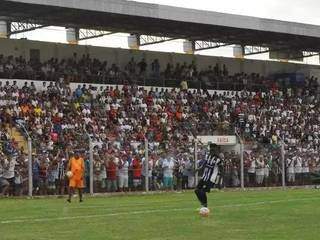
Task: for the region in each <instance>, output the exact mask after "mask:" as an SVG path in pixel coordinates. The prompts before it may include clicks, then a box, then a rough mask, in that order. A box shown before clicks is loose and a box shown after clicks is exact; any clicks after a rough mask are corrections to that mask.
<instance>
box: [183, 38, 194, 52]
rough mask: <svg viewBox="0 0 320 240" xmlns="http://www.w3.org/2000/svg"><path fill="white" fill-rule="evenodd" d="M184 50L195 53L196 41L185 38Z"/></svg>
mask: <svg viewBox="0 0 320 240" xmlns="http://www.w3.org/2000/svg"><path fill="white" fill-rule="evenodd" d="M183 51H184V52H185V53H186V54H194V51H195V41H191V40H185V41H184V42H183Z"/></svg>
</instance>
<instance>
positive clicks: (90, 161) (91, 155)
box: [89, 136, 93, 195]
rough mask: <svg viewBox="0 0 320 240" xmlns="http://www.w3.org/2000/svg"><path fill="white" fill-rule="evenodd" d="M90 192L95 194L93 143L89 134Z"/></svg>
mask: <svg viewBox="0 0 320 240" xmlns="http://www.w3.org/2000/svg"><path fill="white" fill-rule="evenodd" d="M89 163H90V194H91V195H93V143H92V139H91V137H90V136H89Z"/></svg>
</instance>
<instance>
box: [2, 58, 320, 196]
mask: <svg viewBox="0 0 320 240" xmlns="http://www.w3.org/2000/svg"><path fill="white" fill-rule="evenodd" d="M147 67H148V66H147V64H146V62H145V60H144V59H142V60H141V61H140V62H139V63H136V62H135V60H134V59H131V60H130V62H129V63H128V65H127V66H126V67H125V69H124V72H123V73H125V74H124V75H123V77H124V79H127V77H128V76H129V75H130V76H133V75H135V74H136V75H137V76H139V77H140V76H144V75H145V74H146V69H147ZM110 69H113V70H111V71H109V70H110ZM110 69H109V68H108V63H106V62H105V63H101V62H99V61H98V60H97V59H93V60H91V59H90V57H89V56H83V57H82V58H81V59H79V60H77V56H76V55H74V56H73V60H72V59H69V60H62V61H58V60H56V59H51V60H49V61H48V62H46V63H44V64H39V63H33V62H29V63H26V61H25V60H24V59H23V58H12V57H8V58H5V57H3V56H0V77H6V78H19V77H21V78H26V76H27V78H33V79H47V80H54V83H53V82H50V83H48V82H43V85H42V87H41V88H38V89H37V88H36V87H35V84H33V83H31V84H28V83H27V82H26V83H25V85H24V86H23V87H21V88H19V87H18V86H17V83H16V82H14V83H13V84H9V82H5V81H1V82H0V83H1V84H0V125H1V128H0V134H1V144H0V145H1V151H0V152H1V155H0V160H1V161H0V179H2V181H3V183H7V182H8V183H11V184H13V185H14V186H16V188H9V189H6V191H12V192H13V191H14V192H15V194H21V192H22V191H25V187H24V186H26V184H24V183H26V181H27V177H26V176H27V164H26V163H27V160H26V159H27V155H26V149H19V148H18V144H17V142H16V141H15V140H14V139H10V135H9V134H8V129H10V127H13V126H16V123H17V122H21V123H23V124H24V125H25V126H26V129H27V131H28V132H29V133H30V135H31V136H32V139H33V148H34V152H33V154H34V157H33V182H34V192H35V194H63V193H64V191H65V185H66V179H65V169H66V162H67V159H68V158H69V157H70V155H72V154H73V151H75V150H80V151H83V152H82V155H83V156H84V157H85V161H86V180H87V181H86V186H87V188H88V182H89V181H88V179H89V155H88V153H87V152H86V149H88V137H90V138H91V139H92V141H93V142H94V145H95V147H94V152H93V157H94V183H95V184H94V186H95V191H102V192H104V191H129V190H141V189H142V188H143V186H144V184H145V183H144V179H145V177H144V176H145V175H146V174H147V172H148V177H149V184H150V188H151V189H153V190H157V189H166V190H169V189H173V188H175V189H185V188H192V187H194V176H195V172H194V169H195V166H194V165H195V163H194V144H193V137H194V136H196V135H214V134H216V135H217V134H218V135H226V134H230V133H231V134H234V131H237V132H238V133H239V134H240V135H241V136H242V138H243V139H244V141H245V143H246V144H247V145H248V146H251V147H249V148H248V149H247V151H246V154H245V173H246V174H245V180H246V183H247V185H252V186H253V185H259V186H266V185H272V184H277V182H279V181H280V180H279V179H280V178H279V176H280V174H281V168H280V156H281V152H280V150H279V148H280V145H281V143H282V142H284V143H285V144H286V147H285V150H286V151H287V154H286V156H287V157H286V165H287V178H288V181H289V182H290V183H292V184H295V182H296V180H297V181H299V182H308V181H309V175H310V174H309V173H310V172H314V171H318V168H319V144H320V142H319V137H320V129H319V127H320V124H319V123H320V114H319V111H320V105H319V86H318V85H317V84H315V82H317V80H316V79H315V78H311V79H309V80H308V81H306V82H305V86H302V87H300V88H292V87H291V86H290V85H286V83H283V84H284V85H285V86H286V88H285V90H283V89H282V88H281V87H279V85H277V84H274V83H273V84H269V85H265V86H268V91H256V92H254V93H253V92H251V91H248V90H247V89H246V88H244V90H242V91H237V92H236V91H225V92H224V93H223V94H220V95H219V94H218V93H217V92H209V91H208V90H206V89H202V90H201V89H198V90H189V89H188V88H185V87H182V88H181V89H180V90H179V89H177V88H172V89H171V90H168V89H164V88H161V87H154V88H152V89H151V90H150V91H147V90H145V89H144V88H143V87H138V86H137V85H136V84H134V83H132V81H128V82H131V84H124V86H123V87H122V88H120V87H118V86H107V85H105V86H101V87H99V88H96V87H94V86H92V85H89V84H80V85H79V86H78V87H77V88H76V89H71V87H70V85H69V82H70V81H80V82H81V81H84V79H86V80H87V79H95V78H96V76H98V75H99V74H102V75H103V74H105V73H108V74H109V73H110V72H113V73H119V68H118V67H117V66H115V65H112V66H111V67H110ZM160 69H161V68H160V65H159V62H158V61H157V60H155V61H154V62H153V63H152V74H153V75H154V76H156V77H159V76H161V75H163V76H165V77H168V78H180V77H181V76H184V77H186V78H188V79H192V78H193V77H194V76H201V77H204V78H208V76H211V75H210V74H212V76H211V77H217V78H221V79H224V80H226V79H231V81H232V79H233V78H239V81H240V79H241V81H242V84H243V85H247V84H249V82H250V81H249V79H251V80H252V81H255V82H256V80H257V79H259V76H258V75H251V76H247V75H244V74H236V75H234V76H232V77H230V76H229V74H228V71H227V68H226V67H225V66H224V67H223V68H222V70H219V67H218V66H216V67H214V68H212V69H209V70H208V71H206V73H201V72H200V73H198V72H197V69H196V66H195V64H194V63H193V64H191V65H190V66H188V65H186V64H183V65H181V66H180V65H177V66H175V67H173V66H171V65H170V64H168V66H167V67H166V70H165V71H164V72H161V71H160ZM177 69H178V70H179V71H177ZM65 71H69V72H65ZM99 72H100V73H99ZM101 72H103V73H101ZM39 73H40V74H39ZM70 73H71V74H70ZM93 73H94V77H93V78H92V76H93V75H92V74H93ZM113 73H112V74H113ZM126 73H127V74H126ZM26 74H27V75H26ZM28 74H29V75H28ZM66 76H67V77H66ZM81 78H83V79H81ZM128 78H130V77H128ZM243 79H246V80H245V81H243ZM206 81H207V80H204V82H206ZM261 81H262V82H261V83H263V81H265V80H264V79H263V78H261ZM102 82H103V81H102ZM145 139H148V142H149V150H150V154H149V164H148V165H149V168H150V169H149V171H147V170H146V169H144V168H145V166H146V165H145V163H144V156H145V154H144V151H145V145H144V144H145V143H144V142H145ZM261 146H262V147H261ZM204 155H205V151H202V150H201V152H200V153H199V155H198V156H197V157H198V159H199V161H201V160H202V159H203V158H204ZM223 158H224V160H225V165H224V170H223V171H224V175H223V180H222V181H221V182H220V185H222V186H223V185H224V186H239V184H240V179H239V176H240V172H239V169H240V167H239V165H240V162H239V156H238V155H237V153H235V152H224V156H223ZM2 185H6V184H2ZM87 191H88V189H87Z"/></svg>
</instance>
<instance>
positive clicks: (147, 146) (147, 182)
mask: <svg viewBox="0 0 320 240" xmlns="http://www.w3.org/2000/svg"><path fill="white" fill-rule="evenodd" d="M144 154H145V161H144V169H145V190H146V192H149V142H148V139H147V138H145V153H144Z"/></svg>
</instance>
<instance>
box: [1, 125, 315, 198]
mask: <svg viewBox="0 0 320 240" xmlns="http://www.w3.org/2000/svg"><path fill="white" fill-rule="evenodd" d="M15 131H20V132H21V133H22V134H23V133H24V132H25V133H28V131H30V129H25V128H24V127H17V129H15ZM63 131H65V132H64V135H66V136H70V139H69V141H68V145H61V144H60V143H59V141H60V140H59V139H58V138H57V136H55V134H52V136H50V139H49V141H47V142H41V141H39V139H38V138H37V137H35V136H36V135H35V134H33V139H30V138H28V136H27V134H26V135H25V136H24V137H23V139H20V140H19V141H17V140H15V139H13V138H12V136H10V135H8V136H2V138H1V139H2V140H1V144H0V146H1V158H0V160H1V169H0V170H1V181H2V184H1V185H2V186H1V187H2V188H1V193H2V192H3V190H4V193H5V194H7V195H12V196H13V195H15V196H20V195H30V196H31V195H64V194H67V192H68V185H69V179H68V178H67V177H66V172H67V171H68V162H69V160H70V159H71V158H72V157H73V156H74V154H75V152H77V153H78V154H79V155H80V157H82V158H83V160H84V179H83V180H84V191H85V192H86V193H90V194H93V193H112V192H135V191H137V192H139V191H172V190H175V191H181V190H187V189H193V188H194V187H195V186H196V184H197V182H198V179H199V178H201V176H202V172H201V169H198V167H199V166H201V165H202V164H201V163H202V162H203V161H204V160H205V157H206V154H207V153H208V145H206V144H202V143H201V142H199V141H195V139H194V138H193V137H187V138H185V139H184V140H183V141H177V142H170V143H169V142H166V141H162V142H155V141H150V142H149V141H147V140H146V139H140V141H136V140H130V141H119V140H116V139H115V140H113V141H107V142H104V141H101V139H99V138H97V136H95V134H94V133H92V132H90V131H88V132H87V131H86V130H83V129H78V130H77V131H74V129H73V130H68V129H64V130H63ZM68 131H70V134H71V133H72V134H73V135H68ZM2 132H4V131H2ZM76 132H78V133H76ZM3 134H4V135H6V134H7V133H3ZM3 134H2V135H3ZM28 139H29V141H28ZM30 140H31V141H30ZM241 143H242V141H239V142H238V143H237V144H235V145H229V146H227V145H226V146H223V145H221V151H220V156H219V157H220V158H221V159H222V160H223V165H222V167H221V168H220V169H219V170H220V174H219V177H218V178H217V181H216V183H215V187H217V188H220V189H221V188H230V187H234V188H240V187H246V188H247V187H276V186H293V185H294V186H296V185H311V184H319V182H320V170H319V155H318V154H317V152H316V151H307V150H305V148H296V147H295V146H291V145H289V144H285V143H283V142H282V141H272V142H257V141H251V142H249V141H246V142H245V143H244V144H243V145H242V144H241ZM29 159H32V162H30V161H29ZM12 169H13V170H12ZM12 171H13V175H12ZM10 174H11V175H10ZM9 175H10V176H9ZM7 186H8V187H7Z"/></svg>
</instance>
